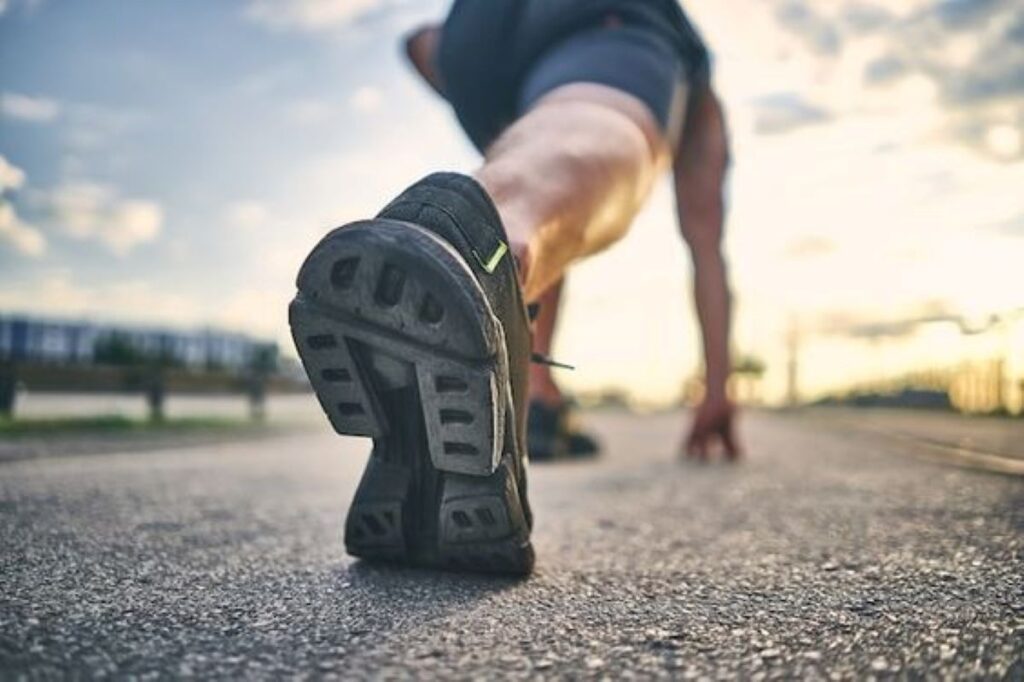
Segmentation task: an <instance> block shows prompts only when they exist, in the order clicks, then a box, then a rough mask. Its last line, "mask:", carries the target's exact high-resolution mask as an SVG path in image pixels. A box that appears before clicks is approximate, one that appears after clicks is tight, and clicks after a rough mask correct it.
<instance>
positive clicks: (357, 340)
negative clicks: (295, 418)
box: [289, 219, 532, 573]
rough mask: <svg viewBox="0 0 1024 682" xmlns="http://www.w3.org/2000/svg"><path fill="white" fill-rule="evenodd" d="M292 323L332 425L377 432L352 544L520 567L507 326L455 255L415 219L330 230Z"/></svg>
mask: <svg viewBox="0 0 1024 682" xmlns="http://www.w3.org/2000/svg"><path fill="white" fill-rule="evenodd" d="M289 320H290V324H291V329H292V335H293V338H294V340H295V346H296V348H297V349H298V352H299V356H300V358H301V360H302V363H303V366H304V367H305V369H306V372H307V374H308V376H309V378H310V382H311V383H312V386H313V390H314V391H315V393H316V396H317V399H318V400H319V401H320V405H321V406H322V408H323V410H324V412H325V413H326V414H327V416H328V418H329V419H330V422H331V424H332V426H333V427H334V429H335V431H337V432H338V433H341V434H348V435H356V436H368V437H371V438H373V440H374V448H373V453H372V455H371V457H370V461H369V462H368V464H367V468H366V471H365V473H364V475H363V478H362V480H361V482H360V485H359V488H358V490H357V491H356V495H355V499H354V502H353V505H352V508H351V510H350V511H349V515H348V518H347V520H346V533H345V542H346V546H347V548H348V550H349V552H350V553H351V554H354V555H356V556H361V557H364V558H367V559H381V560H395V561H407V562H412V563H417V564H426V565H446V566H451V567H455V568H466V569H472V570H486V571H500V572H516V573H520V572H524V571H528V570H529V567H530V566H531V565H532V549H531V548H530V547H529V542H528V535H529V531H528V527H527V524H526V521H525V519H524V515H523V511H522V509H521V505H520V503H519V493H518V490H517V489H516V484H515V477H514V476H511V475H510V473H509V467H508V464H507V462H506V463H503V456H504V453H505V443H506V442H507V440H508V438H509V433H508V428H507V417H506V414H507V412H508V404H509V395H508V383H509V380H508V368H507V353H506V348H505V339H504V333H503V330H502V326H501V323H500V322H499V321H498V319H497V318H496V317H495V316H494V314H493V313H492V311H491V309H490V306H489V303H488V301H487V299H486V296H485V295H484V293H483V292H482V291H481V289H480V286H479V284H478V283H477V282H476V280H475V279H474V278H473V275H472V273H471V271H470V270H469V268H468V266H467V265H466V263H465V261H464V260H463V259H462V257H461V256H460V255H459V254H458V253H457V252H456V251H455V250H454V249H453V248H452V247H451V246H450V245H448V244H447V243H446V242H445V241H444V240H442V239H440V238H439V237H437V236H436V235H434V234H432V233H430V232H428V231H427V230H424V229H423V228H421V227H419V226H417V225H414V224H411V223H405V222H400V221H394V220H381V219H378V220H373V221H365V222H360V223H353V224H351V225H348V226H345V227H343V228H339V229H337V230H335V231H333V232H332V233H330V234H329V235H328V236H327V237H325V238H324V239H323V240H322V241H321V242H320V244H318V245H317V246H316V247H315V248H314V249H313V251H312V252H311V254H310V255H309V257H308V258H307V259H306V262H305V263H304V264H303V266H302V269H301V270H300V273H299V277H298V294H297V295H296V297H295V300H294V301H293V302H292V304H291V306H290V309H289ZM510 481H511V485H510Z"/></svg>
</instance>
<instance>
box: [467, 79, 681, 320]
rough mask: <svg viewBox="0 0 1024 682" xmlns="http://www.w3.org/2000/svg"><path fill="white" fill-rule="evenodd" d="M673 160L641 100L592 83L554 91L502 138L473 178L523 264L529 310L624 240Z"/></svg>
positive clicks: (576, 84)
mask: <svg viewBox="0 0 1024 682" xmlns="http://www.w3.org/2000/svg"><path fill="white" fill-rule="evenodd" d="M670 156H671V155H670V154H669V150H668V145H667V144H666V142H665V140H664V137H663V135H662V133H661V131H660V128H659V126H658V123H657V121H656V120H655V119H654V117H653V116H652V115H651V113H650V111H649V110H648V109H647V108H646V106H645V105H644V104H643V103H642V102H640V100H638V99H636V98H634V97H632V96H631V95H628V94H626V93H624V92H621V91H619V90H615V89H613V88H609V87H606V86H602V85H597V84H591V83H574V84H571V85H566V86H563V87H560V88H558V89H556V90H553V91H552V92H551V93H549V94H548V95H547V96H545V97H544V98H543V99H541V100H540V101H539V102H538V103H537V105H536V106H535V107H534V108H533V109H531V110H530V111H529V112H528V113H527V114H526V115H525V116H523V117H522V118H520V119H519V120H518V121H517V122H516V123H514V124H513V125H512V126H511V127H510V128H509V129H508V130H507V131H506V132H505V133H504V134H503V135H502V136H501V137H500V138H498V140H497V141H496V142H495V143H494V145H492V147H491V148H490V149H489V150H488V153H487V158H486V161H485V163H484V166H483V167H482V168H481V169H480V170H479V171H478V172H477V174H476V175H477V179H478V180H479V181H480V182H481V183H482V184H483V185H484V187H485V188H486V189H487V191H488V193H489V194H490V195H491V197H492V198H493V199H494V202H495V204H496V205H497V207H498V212H499V213H500V214H501V217H502V221H503V222H504V224H505V228H506V230H507V231H508V234H509V240H510V241H511V242H512V244H511V246H512V248H513V249H514V250H515V251H516V253H517V255H518V256H519V257H520V258H521V259H522V262H523V264H524V275H523V279H524V281H523V289H524V295H525V298H526V300H527V301H528V302H534V301H537V300H538V299H539V298H540V297H541V295H542V294H543V293H544V292H545V291H546V290H547V289H548V288H549V287H551V286H552V285H554V284H555V283H556V282H558V281H559V280H560V279H561V278H562V276H563V275H564V274H565V270H566V268H567V267H568V266H569V264H570V263H572V262H573V261H575V260H578V259H580V258H583V257H585V256H589V255H592V254H594V253H596V252H598V251H600V250H602V249H604V248H606V247H608V246H609V245H611V244H612V243H614V242H615V241H617V240H618V239H620V238H621V237H622V236H623V235H625V233H626V231H627V230H628V228H629V225H630V223H631V222H632V220H633V217H634V216H635V215H636V212H637V211H638V210H639V208H640V206H641V205H642V204H643V202H644V200H645V199H646V198H647V196H648V194H649V193H650V190H651V186H652V184H653V182H654V180H655V178H656V176H657V174H658V172H659V171H661V170H662V169H663V168H665V167H666V165H667V162H668V161H669V159H670Z"/></svg>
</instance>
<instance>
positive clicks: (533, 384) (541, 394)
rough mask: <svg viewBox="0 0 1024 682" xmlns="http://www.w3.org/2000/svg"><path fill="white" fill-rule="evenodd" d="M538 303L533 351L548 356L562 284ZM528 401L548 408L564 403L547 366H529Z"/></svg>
mask: <svg viewBox="0 0 1024 682" xmlns="http://www.w3.org/2000/svg"><path fill="white" fill-rule="evenodd" d="M538 303H540V311H539V312H538V314H537V319H535V320H534V321H533V350H534V352H536V353H540V354H541V355H546V356H550V355H551V345H552V342H553V341H554V337H555V326H556V325H557V324H558V313H559V309H560V307H561V303H562V282H561V281H558V282H556V283H555V284H554V285H552V286H551V287H549V288H548V290H547V291H545V292H544V295H543V296H541V297H540V300H539V301H538ZM530 400H539V401H541V402H543V403H544V404H546V405H548V406H549V407H559V406H561V404H562V403H563V402H564V399H563V397H562V391H561V390H560V389H559V388H558V384H556V383H555V379H554V377H553V376H552V375H551V367H550V366H549V365H546V364H543V363H534V364H532V365H531V366H530Z"/></svg>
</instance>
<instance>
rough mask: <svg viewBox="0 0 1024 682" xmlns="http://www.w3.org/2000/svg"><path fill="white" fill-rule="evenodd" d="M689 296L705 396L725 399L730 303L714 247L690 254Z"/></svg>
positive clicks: (724, 272) (721, 260) (721, 261)
mask: <svg viewBox="0 0 1024 682" xmlns="http://www.w3.org/2000/svg"><path fill="white" fill-rule="evenodd" d="M693 270H694V271H693V280H694V287H693V294H694V299H695V302H696V307H697V318H698V320H699V321H700V328H701V339H702V341H703V344H704V366H705V371H706V377H705V386H706V391H707V393H708V395H709V396H711V397H714V398H719V397H725V388H726V382H727V381H728V379H729V374H730V372H731V371H732V367H731V360H730V355H729V347H730V343H729V333H730V321H731V308H732V301H731V297H730V293H729V282H728V272H727V267H726V264H725V259H724V258H723V257H722V252H721V250H720V249H718V248H717V247H715V248H707V249H704V250H700V251H696V250H695V251H694V253H693Z"/></svg>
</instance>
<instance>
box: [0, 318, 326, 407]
mask: <svg viewBox="0 0 1024 682" xmlns="http://www.w3.org/2000/svg"><path fill="white" fill-rule="evenodd" d="M308 388H309V386H308V383H307V382H306V380H305V378H304V376H303V375H302V373H301V371H300V370H299V368H297V367H295V366H293V365H292V364H291V363H289V362H286V361H283V360H282V358H280V356H279V353H278V349H277V345H276V344H273V343H268V342H263V341H259V340H254V339H250V338H248V337H246V336H244V335H241V334H234V333H225V332H216V331H211V330H201V331H198V332H178V331H173V330H167V329H142V328H131V327H125V326H112V325H98V324H92V323H80V322H68V321H62V320H43V319H38V318H29V317H23V316H22V317H16V316H0V415H6V416H10V415H13V414H14V411H15V407H16V402H17V396H18V393H19V391H20V390H28V391H32V392H34V393H108V394H117V393H120V394H138V395H140V396H144V397H145V399H146V401H147V404H148V406H149V413H150V417H151V418H153V419H161V418H162V417H163V415H164V406H165V403H166V399H167V396H168V395H170V394H175V395H205V396H209V395H243V396H245V397H246V398H247V399H248V401H249V406H250V413H251V415H252V416H253V418H256V419H261V418H263V416H264V414H265V409H266V397H267V395H268V393H295V392H301V391H306V390H308Z"/></svg>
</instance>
